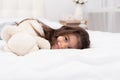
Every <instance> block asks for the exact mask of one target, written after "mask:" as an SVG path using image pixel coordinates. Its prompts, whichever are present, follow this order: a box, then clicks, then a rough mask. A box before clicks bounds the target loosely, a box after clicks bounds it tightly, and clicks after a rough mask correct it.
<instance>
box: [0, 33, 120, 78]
mask: <svg viewBox="0 0 120 80" xmlns="http://www.w3.org/2000/svg"><path fill="white" fill-rule="evenodd" d="M88 32H89V34H90V39H91V48H89V49H84V50H78V49H59V50H57V49H55V50H42V49H41V50H39V51H36V52H31V53H29V54H28V55H26V56H16V55H14V54H13V53H12V52H9V51H5V50H4V45H5V43H4V42H3V41H2V40H1V41H0V75H1V76H0V80H120V33H108V32H99V31H88Z"/></svg>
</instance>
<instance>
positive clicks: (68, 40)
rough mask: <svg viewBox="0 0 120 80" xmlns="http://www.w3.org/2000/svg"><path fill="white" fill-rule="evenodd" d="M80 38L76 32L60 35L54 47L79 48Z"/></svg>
mask: <svg viewBox="0 0 120 80" xmlns="http://www.w3.org/2000/svg"><path fill="white" fill-rule="evenodd" d="M78 41H80V40H79V38H78V37H77V36H76V35H74V34H68V35H63V36H59V37H57V39H56V42H55V44H54V45H52V49H67V48H74V49H75V48H77V44H78Z"/></svg>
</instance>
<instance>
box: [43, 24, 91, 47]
mask: <svg viewBox="0 0 120 80" xmlns="http://www.w3.org/2000/svg"><path fill="white" fill-rule="evenodd" d="M43 28H44V31H45V38H46V39H47V40H49V41H50V43H51V45H53V44H54V42H55V40H56V39H57V37H58V36H61V35H66V34H75V35H76V36H77V37H78V39H79V38H80V40H81V41H80V42H81V43H80V42H79V43H78V49H85V48H89V47H90V40H89V34H88V32H87V31H86V30H85V29H83V28H81V27H75V26H74V27H70V26H62V27H61V28H59V29H56V30H55V29H51V28H49V27H46V26H43Z"/></svg>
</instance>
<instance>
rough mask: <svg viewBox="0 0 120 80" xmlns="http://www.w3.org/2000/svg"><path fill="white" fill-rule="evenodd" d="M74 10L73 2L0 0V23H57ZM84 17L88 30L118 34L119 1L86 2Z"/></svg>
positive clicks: (59, 0) (119, 25) (57, 0)
mask: <svg viewBox="0 0 120 80" xmlns="http://www.w3.org/2000/svg"><path fill="white" fill-rule="evenodd" d="M75 9H76V4H75V3H74V1H73V0H0V23H2V22H5V21H7V22H8V21H13V20H16V19H21V18H28V17H33V18H41V17H42V18H46V19H49V20H52V21H59V20H61V19H62V18H64V17H69V16H72V15H74V13H75ZM84 16H85V17H84V18H85V19H86V20H87V22H88V29H90V30H99V31H107V32H115V33H116V32H120V22H119V20H120V0H88V1H87V3H86V4H85V8H84Z"/></svg>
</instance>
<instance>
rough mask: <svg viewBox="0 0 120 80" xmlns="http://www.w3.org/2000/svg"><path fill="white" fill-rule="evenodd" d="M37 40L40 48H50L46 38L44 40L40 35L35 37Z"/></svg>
mask: <svg viewBox="0 0 120 80" xmlns="http://www.w3.org/2000/svg"><path fill="white" fill-rule="evenodd" d="M35 38H36V40H37V44H38V46H39V48H40V49H50V48H51V46H50V42H49V41H48V40H46V39H45V38H42V37H35Z"/></svg>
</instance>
